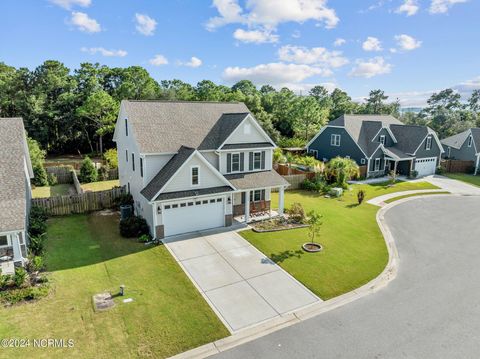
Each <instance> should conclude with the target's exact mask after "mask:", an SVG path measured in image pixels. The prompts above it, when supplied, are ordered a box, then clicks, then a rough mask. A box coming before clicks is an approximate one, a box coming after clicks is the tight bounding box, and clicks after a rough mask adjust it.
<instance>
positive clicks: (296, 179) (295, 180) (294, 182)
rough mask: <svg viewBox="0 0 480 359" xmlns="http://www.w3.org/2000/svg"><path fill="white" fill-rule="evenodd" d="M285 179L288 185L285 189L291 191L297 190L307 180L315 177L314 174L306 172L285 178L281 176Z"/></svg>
mask: <svg viewBox="0 0 480 359" xmlns="http://www.w3.org/2000/svg"><path fill="white" fill-rule="evenodd" d="M282 177H283V178H285V180H286V181H287V182H288V183H290V186H288V187H287V190H292V189H299V188H300V184H301V183H302V182H303V181H305V180H306V179H307V178H308V179H313V178H314V177H315V173H314V172H307V173H303V174H299V175H287V176H282Z"/></svg>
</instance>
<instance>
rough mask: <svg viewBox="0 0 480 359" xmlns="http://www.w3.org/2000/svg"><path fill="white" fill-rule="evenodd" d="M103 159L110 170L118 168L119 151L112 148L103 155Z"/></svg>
mask: <svg viewBox="0 0 480 359" xmlns="http://www.w3.org/2000/svg"><path fill="white" fill-rule="evenodd" d="M103 158H104V159H105V161H107V163H108V165H109V166H110V168H118V156H117V149H116V148H111V149H109V150H107V151H105V153H104V154H103Z"/></svg>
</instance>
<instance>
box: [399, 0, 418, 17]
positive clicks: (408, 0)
mask: <svg viewBox="0 0 480 359" xmlns="http://www.w3.org/2000/svg"><path fill="white" fill-rule="evenodd" d="M419 9H420V7H419V6H418V4H417V0H405V2H404V3H403V4H402V5H400V6H399V7H398V8H397V9H396V10H395V12H396V13H397V14H402V13H405V14H406V15H407V16H412V15H415V14H416V13H417V12H418V10H419Z"/></svg>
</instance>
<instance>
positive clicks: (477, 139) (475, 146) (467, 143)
mask: <svg viewBox="0 0 480 359" xmlns="http://www.w3.org/2000/svg"><path fill="white" fill-rule="evenodd" d="M441 142H442V145H443V148H444V149H445V153H444V154H443V155H444V157H445V158H448V159H452V160H462V161H473V163H474V166H475V174H477V173H478V172H479V171H480V128H470V129H468V130H466V131H463V132H461V133H459V134H456V135H454V136H451V137H447V138H445V139H443V140H441Z"/></svg>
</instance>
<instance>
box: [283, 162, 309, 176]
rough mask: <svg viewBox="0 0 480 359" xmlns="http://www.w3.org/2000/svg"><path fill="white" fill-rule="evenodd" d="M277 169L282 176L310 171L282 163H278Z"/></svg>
mask: <svg viewBox="0 0 480 359" xmlns="http://www.w3.org/2000/svg"><path fill="white" fill-rule="evenodd" d="M275 170H276V171H277V172H278V174H280V175H282V176H288V175H302V174H305V173H308V172H305V171H302V170H299V169H297V168H294V167H289V166H286V165H281V164H278V165H276V168H275Z"/></svg>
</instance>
